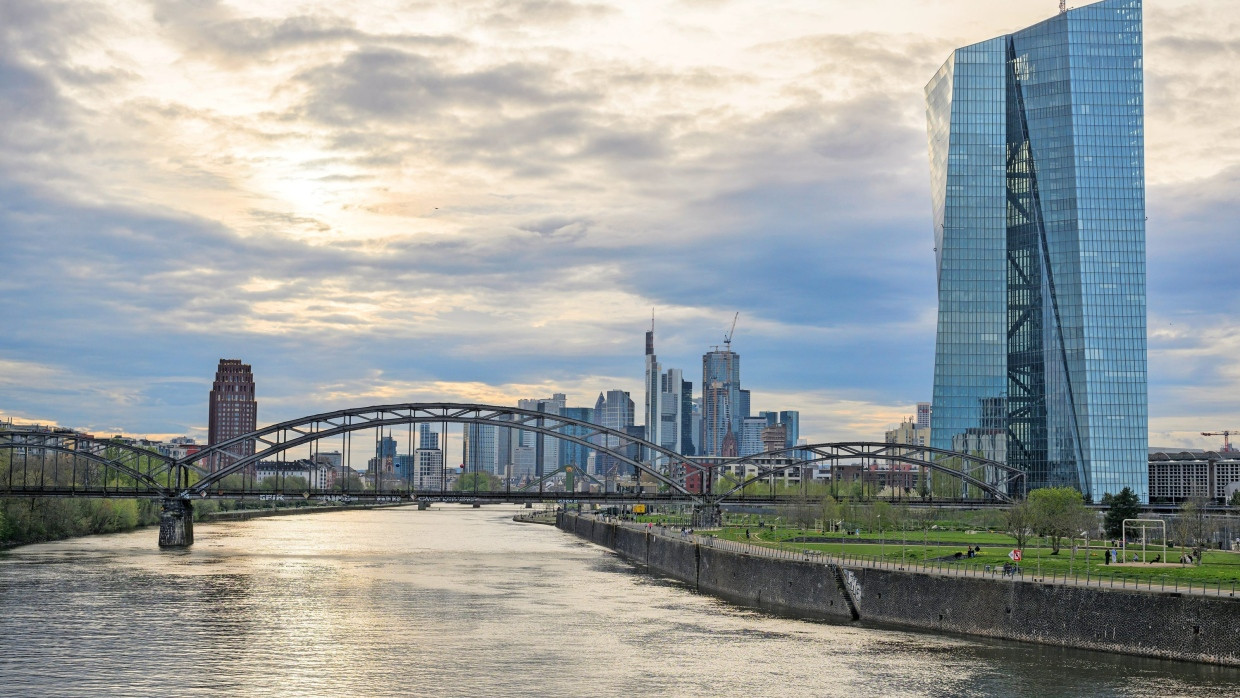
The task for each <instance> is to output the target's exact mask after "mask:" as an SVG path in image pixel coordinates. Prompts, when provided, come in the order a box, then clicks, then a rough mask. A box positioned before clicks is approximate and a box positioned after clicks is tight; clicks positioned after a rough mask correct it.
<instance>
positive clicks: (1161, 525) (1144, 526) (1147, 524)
mask: <svg viewBox="0 0 1240 698" xmlns="http://www.w3.org/2000/svg"><path fill="white" fill-rule="evenodd" d="M1129 529H1132V530H1133V531H1134V532H1135V531H1138V530H1139V531H1141V562H1145V561H1146V559H1145V554H1146V549H1147V547H1148V546H1147V543H1148V541H1149V536H1148V535H1147V534H1146V531H1148V530H1150V529H1155V530H1158V531H1161V532H1162V554H1161V555H1159V556H1158V559H1159V560H1161V561H1163V562H1167V522H1166V521H1163V520H1162V519H1124V530H1123V534H1124V537H1123V541H1122V544H1123V547H1122V552H1121V553H1120V555H1121V557H1122V559H1121V560H1120V562H1131V560H1129V559H1128V530H1129ZM1133 542H1134V544H1135V542H1136V541H1133ZM1133 554H1134V555H1135V554H1136V553H1135V552H1134V553H1133Z"/></svg>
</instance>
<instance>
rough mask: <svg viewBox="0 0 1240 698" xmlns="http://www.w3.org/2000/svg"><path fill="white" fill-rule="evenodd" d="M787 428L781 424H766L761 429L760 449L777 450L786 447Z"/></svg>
mask: <svg viewBox="0 0 1240 698" xmlns="http://www.w3.org/2000/svg"><path fill="white" fill-rule="evenodd" d="M787 444H788V429H787V427H785V426H784V425H782V424H776V425H774V426H767V427H764V428H763V429H762V450H763V451H778V450H780V449H782V448H787Z"/></svg>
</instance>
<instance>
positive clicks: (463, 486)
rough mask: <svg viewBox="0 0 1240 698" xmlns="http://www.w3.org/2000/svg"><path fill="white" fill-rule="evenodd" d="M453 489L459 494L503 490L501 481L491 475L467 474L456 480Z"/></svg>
mask: <svg viewBox="0 0 1240 698" xmlns="http://www.w3.org/2000/svg"><path fill="white" fill-rule="evenodd" d="M475 485H476V486H475ZM453 489H455V490H456V491H458V492H473V491H475V490H477V491H478V492H493V491H496V490H499V489H501V487H500V479H499V478H498V477H496V476H495V475H492V474H491V473H484V472H476V473H465V474H464V475H462V476H460V477H458V478H457V479H456V484H455V485H453Z"/></svg>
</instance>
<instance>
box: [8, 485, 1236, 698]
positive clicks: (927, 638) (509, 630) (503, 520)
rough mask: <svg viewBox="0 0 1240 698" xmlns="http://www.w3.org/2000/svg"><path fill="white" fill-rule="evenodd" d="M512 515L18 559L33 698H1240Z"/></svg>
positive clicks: (82, 547) (1144, 665)
mask: <svg viewBox="0 0 1240 698" xmlns="http://www.w3.org/2000/svg"><path fill="white" fill-rule="evenodd" d="M512 513H513V512H512V511H509V510H499V509H496V508H486V509H482V510H473V509H469V508H464V507H461V508H456V507H448V508H444V509H441V510H430V511H421V512H419V511H416V510H414V509H411V508H408V509H396V510H384V511H370V512H340V513H332V514H318V515H313V516H302V517H280V518H272V519H260V520H255V521H248V522H235V523H227V524H218V525H212V526H202V525H200V526H199V527H198V530H197V531H196V535H197V542H196V544H195V546H194V547H193V548H191V549H190V550H187V551H160V550H158V549H157V548H156V547H155V535H154V532H153V531H150V530H147V531H138V532H134V533H129V534H119V535H111V536H97V537H92V538H84V539H78V540H73V541H65V542H61V543H53V544H45V545H36V546H28V547H25V548H19V549H17V550H14V551H10V552H9V553H5V554H0V602H2V603H3V608H4V613H3V616H2V617H0V638H3V641H2V642H3V643H4V644H5V647H4V648H3V649H4V651H3V652H0V682H3V683H2V684H0V685H3V686H4V687H5V688H4V689H3V691H4V692H6V693H11V694H13V695H100V694H103V695H156V694H166V693H168V692H170V691H172V692H175V693H178V694H184V695H202V694H212V695H216V694H221V693H222V694H228V695H239V696H267V695H281V696H284V695H315V696H319V695H333V696H334V695H402V696H404V695H428V696H430V695H436V696H439V695H448V696H455V695H471V696H478V695H497V694H502V695H514V696H546V695H582V696H593V695H597V696H615V695H625V694H629V695H636V694H648V695H676V696H684V695H711V696H718V695H746V694H749V695H762V696H766V695H778V696H845V695H848V696H852V695H857V694H865V695H925V696H936V695H979V696H981V695H998V694H1013V693H1015V694H1037V695H1085V694H1088V695H1114V696H1174V695H1189V694H1191V695H1194V696H1210V695H1233V694H1234V693H1235V692H1236V688H1237V686H1238V685H1240V684H1238V683H1237V681H1238V680H1240V673H1237V672H1236V671H1234V670H1229V669H1217V668H1212V667H1200V666H1197V665H1191V664H1182V663H1175V662H1162V661H1154V660H1142V659H1134V658H1126V657H1116V656H1112V655H1104V654H1097V653H1087V652H1076V651H1068V650H1061V649H1056V648H1045V647H1039V646H1036V645H1023V644H1014V643H1002V642H988V641H978V640H974V639H969V638H960V637H948V636H935V635H923V634H915V633H907V632H900V631H893V630H889V629H875V628H862V627H857V626H853V625H839V624H830V623H820V622H807V621H801V620H796V619H788V618H781V617H777V616H773V615H770V614H766V613H763V612H759V611H755V610H752V609H747V608H742V607H737V606H734V605H731V604H728V603H725V602H722V601H719V600H716V599H713V598H711V597H707V596H701V595H698V594H695V593H693V592H692V591H691V590H689V589H687V588H685V587H684V586H683V585H681V584H679V583H676V582H674V581H671V580H666V579H660V578H656V577H651V576H648V575H645V574H642V573H640V572H639V571H636V570H635V569H634V568H633V567H632V566H631V565H629V564H628V563H626V562H624V561H622V560H620V559H619V558H617V557H615V556H614V555H612V554H610V553H608V552H607V551H605V550H602V549H600V548H598V547H596V546H593V545H590V544H588V543H585V542H583V541H581V540H579V539H576V538H573V537H571V536H568V535H566V534H563V533H561V532H559V531H557V530H555V529H553V528H550V527H545V526H537V525H530V524H517V523H513V522H512V521H511V520H509V517H510V516H511V514H512Z"/></svg>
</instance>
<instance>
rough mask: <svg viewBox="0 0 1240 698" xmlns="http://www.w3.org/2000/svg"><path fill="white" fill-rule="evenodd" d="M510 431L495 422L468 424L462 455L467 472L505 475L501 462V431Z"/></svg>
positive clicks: (465, 430)
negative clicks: (494, 423)
mask: <svg viewBox="0 0 1240 698" xmlns="http://www.w3.org/2000/svg"><path fill="white" fill-rule="evenodd" d="M500 431H508V430H507V429H505V428H503V427H497V426H495V425H493V424H466V425H465V429H464V437H463V441H462V443H461V456H462V458H463V460H464V463H465V470H466V472H470V473H477V472H483V473H493V474H495V475H503V473H504V471H503V468H502V465H501V462H500V452H499V441H500V439H499V432H500Z"/></svg>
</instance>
